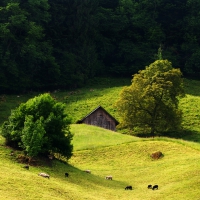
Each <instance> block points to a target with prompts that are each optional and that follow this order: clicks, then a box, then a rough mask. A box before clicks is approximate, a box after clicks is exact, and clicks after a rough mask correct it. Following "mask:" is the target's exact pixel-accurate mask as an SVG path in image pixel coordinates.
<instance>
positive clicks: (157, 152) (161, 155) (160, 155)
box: [151, 151, 164, 160]
mask: <svg viewBox="0 0 200 200" xmlns="http://www.w3.org/2000/svg"><path fill="white" fill-rule="evenodd" d="M163 156H164V155H163V154H162V152H160V151H156V152H154V153H152V154H151V157H152V158H153V159H154V160H158V159H159V158H162V157H163Z"/></svg>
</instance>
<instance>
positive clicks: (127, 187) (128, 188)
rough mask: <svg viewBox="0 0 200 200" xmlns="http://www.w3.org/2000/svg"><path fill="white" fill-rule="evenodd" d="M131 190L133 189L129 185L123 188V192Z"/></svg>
mask: <svg viewBox="0 0 200 200" xmlns="http://www.w3.org/2000/svg"><path fill="white" fill-rule="evenodd" d="M132 189H133V188H132V186H131V185H128V186H126V187H125V190H132Z"/></svg>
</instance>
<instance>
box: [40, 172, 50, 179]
mask: <svg viewBox="0 0 200 200" xmlns="http://www.w3.org/2000/svg"><path fill="white" fill-rule="evenodd" d="M38 176H42V177H44V178H48V179H49V178H50V176H49V174H46V173H44V172H41V173H39V174H38Z"/></svg>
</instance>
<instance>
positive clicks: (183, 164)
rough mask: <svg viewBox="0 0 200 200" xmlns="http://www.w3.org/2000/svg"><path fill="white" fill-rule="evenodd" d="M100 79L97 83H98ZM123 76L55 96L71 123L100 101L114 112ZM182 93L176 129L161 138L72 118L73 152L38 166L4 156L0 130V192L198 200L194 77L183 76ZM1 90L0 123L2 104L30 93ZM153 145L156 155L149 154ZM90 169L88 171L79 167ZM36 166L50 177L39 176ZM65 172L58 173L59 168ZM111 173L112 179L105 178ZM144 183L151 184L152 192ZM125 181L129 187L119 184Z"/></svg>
mask: <svg viewBox="0 0 200 200" xmlns="http://www.w3.org/2000/svg"><path fill="white" fill-rule="evenodd" d="M104 83H105V84H104ZM129 84H130V80H122V81H120V80H119V79H118V80H116V79H113V80H112V79H103V80H102V79H101V80H100V81H99V80H95V81H94V82H93V83H91V85H90V86H88V87H86V88H82V89H79V90H75V91H59V92H58V91H54V92H52V93H51V94H52V95H53V96H54V97H55V98H57V100H58V101H62V102H65V103H66V105H67V106H66V111H67V112H68V113H69V114H70V115H71V116H72V120H73V122H75V121H76V120H78V119H80V118H82V117H84V116H85V115H86V114H88V113H89V112H90V111H91V110H93V109H94V108H96V107H97V106H98V105H102V106H103V107H104V108H105V109H106V110H108V112H110V113H111V114H112V115H113V116H114V117H116V118H117V119H119V116H118V114H117V112H116V110H115V108H114V107H113V104H114V102H115V101H116V99H117V98H118V96H119V92H120V91H121V89H122V88H123V86H124V85H129ZM185 89H186V93H187V95H186V97H185V98H183V99H181V100H180V107H181V108H182V110H183V114H184V118H183V127H184V131H183V134H182V135H181V136H180V138H179V139H176V138H168V137H156V138H137V137H133V136H130V135H124V134H120V133H117V132H112V131H109V130H105V129H102V128H99V127H95V126H88V125H84V124H81V125H80V124H79V125H78V124H72V125H71V131H72V133H73V134H74V138H73V141H72V142H73V145H74V152H73V156H72V158H71V159H70V160H69V163H68V164H64V163H62V162H59V161H54V162H53V165H52V166H51V167H49V166H46V165H40V166H35V167H32V166H31V167H30V170H25V169H24V168H22V166H23V164H21V163H18V162H16V160H15V159H14V157H12V156H10V155H9V153H10V151H11V149H10V148H9V147H6V146H4V139H3V138H2V137H0V166H1V170H0V184H1V188H0V197H1V199H7V200H21V199H23V200H46V199H51V200H63V199H65V200H86V199H87V200H110V199H112V200H177V199H184V200H198V199H199V185H200V180H199V176H200V144H199V142H200V126H199V125H200V98H199V97H200V81H194V80H187V79H186V80H185ZM35 95H37V93H33V94H29V95H19V97H18V96H17V95H6V101H4V102H1V104H0V120H1V121H0V123H2V122H3V121H5V120H6V119H7V117H8V116H9V115H10V110H11V109H13V108H15V107H17V106H18V105H19V104H20V103H22V102H25V101H27V100H28V99H29V98H31V97H34V96H35ZM155 151H161V152H162V153H163V154H164V157H163V158H161V159H159V160H152V158H151V157H150V155H151V154H152V153H153V152H155ZM86 169H90V170H91V171H92V173H91V174H87V173H85V172H83V170H86ZM39 172H46V173H49V174H50V176H51V178H50V179H49V180H48V179H45V178H42V177H39V176H38V175H37V174H38V173H39ZM65 172H69V174H70V177H69V178H65V177H64V173H65ZM106 175H112V176H113V181H108V180H105V176H106ZM148 184H158V185H159V189H158V190H156V191H152V190H148V189H147V185H148ZM127 185H132V186H133V190H132V191H126V190H124V188H125V187H126V186H127Z"/></svg>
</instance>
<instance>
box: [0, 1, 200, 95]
mask: <svg viewBox="0 0 200 200" xmlns="http://www.w3.org/2000/svg"><path fill="white" fill-rule="evenodd" d="M199 8H200V2H199V1H197V0H193V1H191V0H173V1H172V0H153V1H148V0H140V1H138V0H56V1H55V0H37V1H35V0H25V1H24V0H12V1H11V0H2V1H0V92H1V93H8V92H10V93H14V92H27V91H30V90H46V89H57V88H60V89H69V88H76V87H81V86H83V85H84V84H86V83H87V81H88V80H90V79H91V78H93V77H97V76H116V77H121V76H123V77H131V76H132V75H133V74H135V73H136V72H138V71H139V70H141V69H144V67H145V66H147V65H149V64H150V63H152V62H154V61H155V60H157V59H158V49H160V50H161V51H162V57H163V59H168V60H169V61H170V62H172V64H173V67H175V68H180V70H181V71H182V72H183V74H184V76H192V77H194V76H196V77H197V78H199V75H200V73H199V71H200V70H199V69H200V64H199V63H200V56H199V54H200V36H199V34H198V33H199V29H200V26H199V22H200V13H199Z"/></svg>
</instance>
